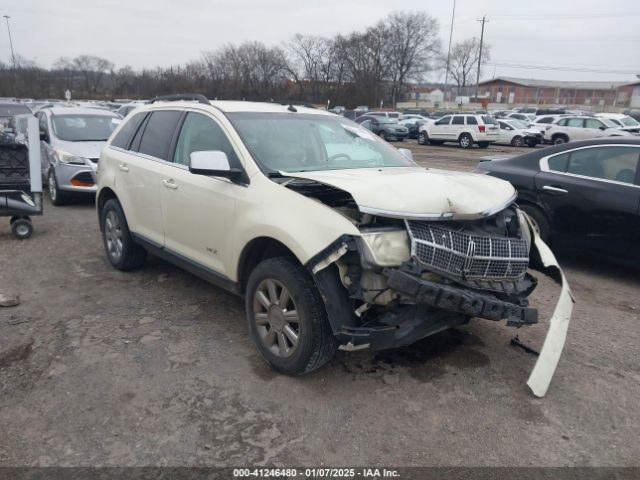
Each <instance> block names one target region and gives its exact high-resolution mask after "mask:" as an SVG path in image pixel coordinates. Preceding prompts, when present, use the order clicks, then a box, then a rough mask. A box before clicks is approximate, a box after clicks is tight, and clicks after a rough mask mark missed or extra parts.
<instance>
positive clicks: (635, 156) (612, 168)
mask: <svg viewBox="0 0 640 480" xmlns="http://www.w3.org/2000/svg"><path fill="white" fill-rule="evenodd" d="M483 160H484V161H483ZM639 163H640V139H634V138H632V139H629V138H624V139H622V138H619V139H614V138H602V139H597V140H585V141H581V142H570V143H567V144H563V145H558V146H554V147H548V148H544V149H540V150H535V151H533V152H531V153H527V154H525V155H520V156H517V157H511V158H488V157H487V158H486V159H482V160H481V161H480V163H479V164H478V166H477V169H476V172H477V173H486V174H489V175H492V176H494V177H499V178H502V179H504V180H508V181H509V182H511V183H512V184H513V186H514V187H515V188H516V189H517V190H518V204H519V205H520V206H521V207H522V209H523V210H525V211H526V212H527V213H528V214H529V217H530V218H531V220H532V222H533V224H534V227H535V228H536V230H538V232H539V233H540V236H541V237H542V238H543V239H544V240H547V241H550V242H552V244H553V246H554V248H570V249H577V250H583V251H590V252H594V253H598V254H602V255H603V256H608V257H613V258H618V259H620V260H623V261H633V262H634V263H637V262H639V261H640V249H639V248H638V247H637V246H638V242H639V241H640V168H639V167H638V164H639Z"/></svg>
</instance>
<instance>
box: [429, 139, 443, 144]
mask: <svg viewBox="0 0 640 480" xmlns="http://www.w3.org/2000/svg"><path fill="white" fill-rule="evenodd" d="M429 143H430V144H431V145H442V144H443V143H444V141H443V140H429Z"/></svg>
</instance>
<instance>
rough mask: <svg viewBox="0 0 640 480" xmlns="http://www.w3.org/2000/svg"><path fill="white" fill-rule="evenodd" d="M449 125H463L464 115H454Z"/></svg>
mask: <svg viewBox="0 0 640 480" xmlns="http://www.w3.org/2000/svg"><path fill="white" fill-rule="evenodd" d="M451 125H464V117H463V116H460V115H456V116H455V117H453V120H452V121H451Z"/></svg>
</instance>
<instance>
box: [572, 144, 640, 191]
mask: <svg viewBox="0 0 640 480" xmlns="http://www.w3.org/2000/svg"><path fill="white" fill-rule="evenodd" d="M639 159H640V149H638V148H634V147H598V148H585V149H582V150H575V151H574V152H572V153H571V156H570V158H569V167H568V169H567V172H568V173H573V174H576V175H582V176H585V177H592V178H601V179H604V180H613V181H616V182H623V183H629V184H633V183H634V181H635V178H636V172H637V171H638V160H639Z"/></svg>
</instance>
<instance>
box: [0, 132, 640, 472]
mask: <svg viewBox="0 0 640 480" xmlns="http://www.w3.org/2000/svg"><path fill="white" fill-rule="evenodd" d="M396 145H397V146H411V148H412V149H413V151H414V154H415V159H416V160H417V161H418V162H420V163H421V164H423V165H426V166H431V167H439V168H452V169H458V170H471V169H473V168H474V166H475V163H476V161H475V160H474V159H475V158H477V157H479V156H483V155H487V154H492V153H513V152H515V151H518V150H517V149H513V148H510V147H493V146H492V147H490V148H489V149H488V150H479V149H473V150H471V151H463V150H461V149H459V148H458V147H455V146H438V147H420V146H418V145H416V143H415V141H413V140H412V141H405V142H404V145H401V144H396ZM521 150H522V151H528V149H521ZM45 208H46V210H45V215H44V216H43V217H39V218H36V219H35V234H34V236H33V238H31V239H30V240H28V241H23V242H20V241H18V240H15V239H14V238H13V237H12V236H11V235H10V233H9V222H8V220H7V219H5V218H0V294H2V293H4V294H19V295H20V304H19V305H18V306H14V307H0V465H85V466H90V465H235V466H246V465H248V464H277V465H294V466H303V465H306V466H308V465H316V466H317V465H336V466H337V465H360V466H366V465H371V464H375V465H380V464H384V465H396V466H410V465H492V466H516V465H518V466H519V465H522V466H527V465H539V466H563V465H583V466H592V465H608V466H632V465H638V464H639V459H640V446H639V444H638V436H639V435H638V433H639V431H638V430H639V429H638V425H640V401H639V398H640V356H639V354H638V353H639V351H640V348H639V347H640V324H639V321H640V319H639V315H640V275H638V272H637V271H634V270H628V269H624V268H621V267H616V266H612V265H609V264H606V263H603V262H600V261H599V260H598V259H597V258H585V257H569V258H565V257H562V258H561V263H562V264H563V266H564V268H565V273H566V275H567V278H568V280H569V283H570V285H571V286H572V289H573V292H574V294H575V297H576V300H577V304H576V307H575V310H574V317H573V320H572V323H571V325H570V329H569V336H568V340H567V344H566V348H565V352H564V355H563V357H562V359H561V361H560V365H559V367H558V370H557V372H556V376H555V378H554V380H553V383H552V386H551V388H550V389H549V392H548V395H547V397H546V398H544V399H537V398H534V397H533V396H532V394H531V393H530V392H529V390H528V388H527V387H526V385H525V382H526V379H527V376H528V374H529V372H530V370H531V368H532V367H533V365H534V362H535V357H534V356H533V355H531V354H529V353H526V352H525V351H524V350H522V349H520V348H516V347H513V346H510V344H509V341H510V340H511V338H513V337H514V335H515V334H516V333H517V334H518V335H519V337H520V339H521V340H522V341H523V342H524V343H526V344H527V345H530V346H531V347H533V348H540V346H541V344H542V341H543V339H544V335H545V333H546V327H547V322H546V318H548V316H549V314H550V312H551V309H552V308H553V306H554V304H555V300H556V296H557V294H558V289H557V288H556V286H555V285H554V284H553V282H551V281H550V280H547V279H544V278H542V279H541V284H540V286H539V288H538V289H537V291H536V292H535V294H534V296H533V304H534V305H535V306H538V307H539V308H540V310H541V317H542V319H543V320H542V322H541V324H539V325H537V326H534V327H530V328H522V329H520V330H519V331H516V330H514V329H510V328H507V327H505V326H504V323H501V324H497V323H493V322H489V321H483V320H473V321H472V322H471V323H470V324H469V325H468V326H466V327H464V328H461V329H456V330H450V331H447V332H443V333H441V334H439V335H436V336H434V337H430V338H427V339H425V340H422V341H420V342H418V343H417V344H415V345H413V346H410V347H407V348H402V349H398V350H393V351H387V352H381V353H367V352H359V353H352V354H345V353H341V352H339V353H338V355H337V356H336V357H335V359H334V360H333V361H332V362H331V363H330V364H329V365H327V366H326V367H324V368H322V369H321V370H319V371H316V372H314V373H313V374H311V375H309V376H306V377H303V378H290V377H286V376H282V375H278V374H276V373H274V372H273V371H271V370H270V369H269V368H268V367H267V366H266V365H265V364H264V363H263V361H262V360H261V358H260V357H259V356H258V354H257V351H256V349H255V348H254V347H253V345H252V343H251V340H250V339H249V336H248V331H247V326H246V324H245V320H244V316H243V308H242V302H241V300H240V299H239V298H236V297H234V296H232V295H231V294H228V293H226V292H224V291H222V290H220V289H218V288H216V287H213V286H211V285H209V284H207V283H205V282H204V281H202V280H200V279H199V278H196V277H194V276H192V275H190V274H188V273H186V272H184V271H182V270H179V269H178V268H175V267H173V266H171V265H169V264H167V263H165V262H163V261H160V260H158V259H151V260H150V261H148V264H147V265H146V267H145V268H144V269H142V270H140V271H137V272H133V273H122V272H118V271H116V270H114V269H112V268H111V267H110V266H109V264H108V263H107V260H106V258H105V256H104V253H103V247H102V242H101V239H100V236H99V230H98V225H97V217H96V214H95V211H94V208H93V205H92V201H79V202H76V203H75V204H74V205H70V206H66V207H58V208H56V207H53V206H51V205H50V204H49V203H47V204H46V205H45Z"/></svg>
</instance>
